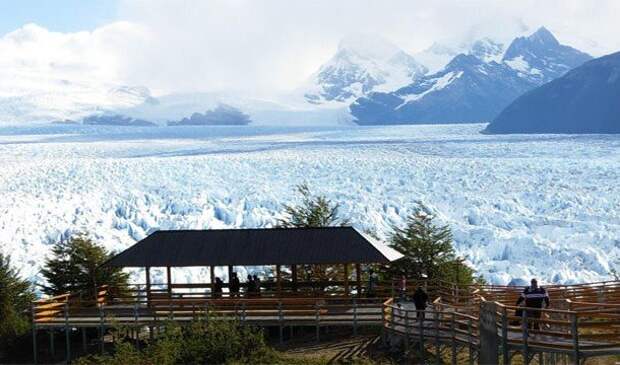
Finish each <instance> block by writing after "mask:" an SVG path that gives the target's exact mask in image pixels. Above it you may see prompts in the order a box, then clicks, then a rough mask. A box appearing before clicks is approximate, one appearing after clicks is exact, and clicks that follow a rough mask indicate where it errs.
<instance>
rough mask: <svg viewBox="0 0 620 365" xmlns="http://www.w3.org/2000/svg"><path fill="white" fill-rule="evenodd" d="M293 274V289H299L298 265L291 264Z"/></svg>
mask: <svg viewBox="0 0 620 365" xmlns="http://www.w3.org/2000/svg"><path fill="white" fill-rule="evenodd" d="M291 276H292V280H293V291H297V265H295V264H293V265H292V266H291Z"/></svg>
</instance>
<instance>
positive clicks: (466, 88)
mask: <svg viewBox="0 0 620 365" xmlns="http://www.w3.org/2000/svg"><path fill="white" fill-rule="evenodd" d="M502 54H503V57H502ZM500 58H501V59H500ZM589 58H591V57H590V56H588V55H586V54H584V53H582V52H579V51H577V50H575V49H573V48H570V47H567V46H564V45H561V44H559V42H558V41H557V40H556V39H555V38H554V37H553V35H551V33H550V32H549V31H548V30H547V29H545V28H541V29H539V30H538V31H536V32H535V33H533V34H532V35H530V36H529V37H526V38H523V37H521V38H517V39H515V40H514V41H513V42H512V43H511V45H510V46H509V47H508V49H507V50H506V52H505V53H504V52H503V47H502V46H501V45H500V44H497V43H494V42H492V41H490V40H482V41H479V42H476V43H474V45H473V47H472V49H471V50H470V52H469V54H467V55H465V54H460V55H458V56H456V57H455V58H454V59H453V60H452V61H450V63H449V64H448V65H447V66H446V67H445V68H444V69H443V70H441V71H439V72H437V73H435V74H432V75H427V76H424V77H422V78H420V79H418V80H417V81H414V82H413V83H412V84H411V85H409V86H406V87H403V88H400V89H398V90H396V91H393V92H389V93H383V92H374V93H371V94H369V95H367V96H365V97H361V98H359V99H357V100H356V101H355V102H354V103H353V104H351V106H350V110H351V114H352V115H353V116H354V118H355V120H356V122H357V123H358V124H409V123H463V122H482V121H488V120H491V119H492V118H493V117H495V116H496V115H497V114H498V113H499V112H500V111H501V110H502V109H503V108H504V107H506V106H507V105H508V104H509V103H510V102H512V101H513V100H514V99H515V98H517V97H518V96H519V95H521V94H523V93H524V92H526V91H528V90H531V89H533V88H535V87H537V86H539V85H541V84H542V83H544V82H546V80H549V79H553V78H555V77H558V76H559V75H561V74H563V73H564V72H566V71H567V70H569V69H570V68H572V67H575V66H578V65H579V64H580V63H583V62H585V61H586V60H587V59H589ZM497 61H500V62H497ZM457 76H458V77H457Z"/></svg>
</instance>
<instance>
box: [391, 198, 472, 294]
mask: <svg viewBox="0 0 620 365" xmlns="http://www.w3.org/2000/svg"><path fill="white" fill-rule="evenodd" d="M390 246H391V247H392V248H394V249H395V250H397V251H399V252H401V253H402V254H403V255H404V257H403V258H402V259H400V260H397V261H395V262H393V263H392V264H391V265H390V271H391V272H392V274H393V275H394V274H395V275H398V274H400V273H405V275H407V277H409V278H414V279H417V280H419V279H422V278H424V277H427V278H428V279H429V280H445V281H451V282H458V283H459V284H471V283H473V282H474V271H473V269H471V268H470V267H468V266H467V265H465V264H464V263H463V260H462V259H460V258H458V257H457V256H456V254H455V252H454V247H453V246H452V232H451V231H450V227H448V226H438V225H436V224H435V223H434V217H433V216H432V215H431V214H430V213H429V211H428V209H427V208H426V207H425V206H424V205H423V204H422V203H418V205H417V207H416V209H415V210H414V212H413V214H411V215H410V216H409V217H408V219H407V224H406V225H405V227H404V228H400V227H396V226H395V227H394V232H393V233H392V237H391V239H390Z"/></svg>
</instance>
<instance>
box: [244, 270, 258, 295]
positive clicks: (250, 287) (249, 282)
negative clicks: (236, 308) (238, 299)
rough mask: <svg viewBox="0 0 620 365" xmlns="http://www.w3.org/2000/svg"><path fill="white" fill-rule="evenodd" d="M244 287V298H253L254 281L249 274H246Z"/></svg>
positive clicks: (254, 290)
mask: <svg viewBox="0 0 620 365" xmlns="http://www.w3.org/2000/svg"><path fill="white" fill-rule="evenodd" d="M246 285H247V287H246V289H245V293H246V294H245V296H246V297H250V296H253V295H254V292H256V282H254V279H252V275H250V274H248V277H247V282H246Z"/></svg>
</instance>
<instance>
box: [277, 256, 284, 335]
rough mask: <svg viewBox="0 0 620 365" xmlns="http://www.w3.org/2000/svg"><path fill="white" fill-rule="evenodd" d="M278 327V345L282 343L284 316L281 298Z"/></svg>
mask: <svg viewBox="0 0 620 365" xmlns="http://www.w3.org/2000/svg"><path fill="white" fill-rule="evenodd" d="M278 267H279V265H278ZM278 327H279V330H280V345H281V344H282V343H284V316H283V315H282V300H278Z"/></svg>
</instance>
